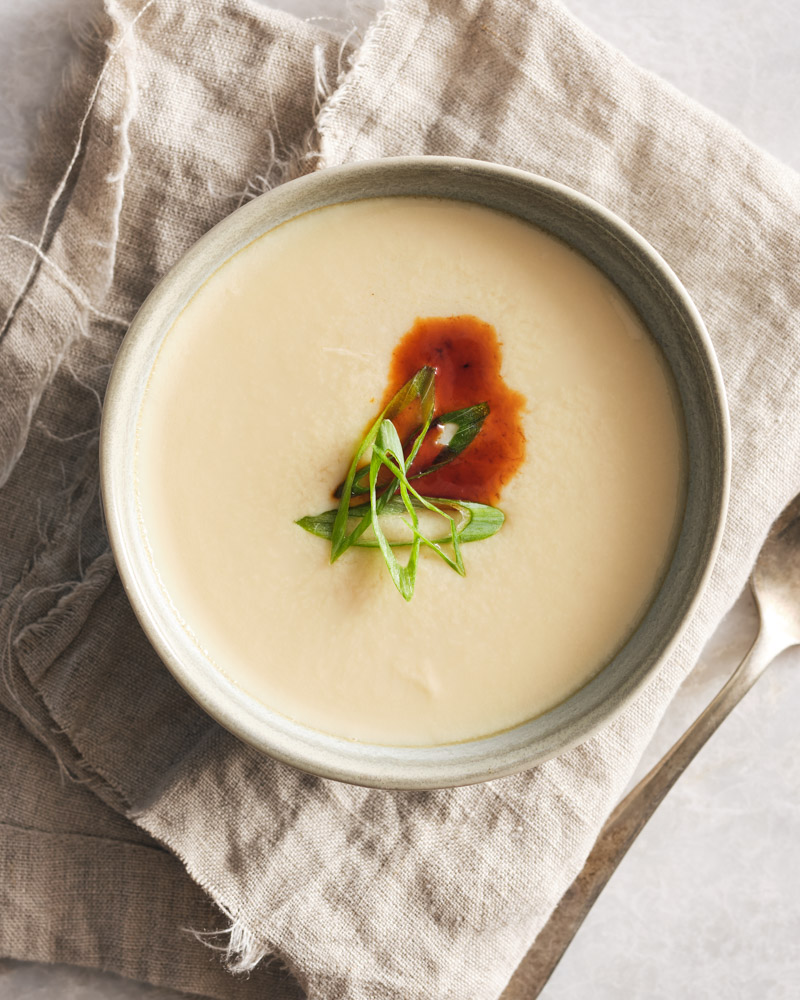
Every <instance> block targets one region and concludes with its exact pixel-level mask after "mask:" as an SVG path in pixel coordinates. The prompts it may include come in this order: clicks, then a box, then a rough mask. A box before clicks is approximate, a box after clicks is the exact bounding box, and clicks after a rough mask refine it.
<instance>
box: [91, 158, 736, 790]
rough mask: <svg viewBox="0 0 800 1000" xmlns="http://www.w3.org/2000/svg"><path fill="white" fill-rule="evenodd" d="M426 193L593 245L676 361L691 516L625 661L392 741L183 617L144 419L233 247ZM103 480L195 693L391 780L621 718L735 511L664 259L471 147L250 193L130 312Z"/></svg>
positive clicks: (108, 406)
mask: <svg viewBox="0 0 800 1000" xmlns="http://www.w3.org/2000/svg"><path fill="white" fill-rule="evenodd" d="M408 195H425V196H433V197H441V198H454V199H459V200H464V201H470V202H475V203H478V204H480V205H485V206H488V207H489V208H493V209H498V210H500V211H503V212H508V213H511V214H512V215H516V216H518V217H519V218H521V219H525V220H527V221H529V222H531V223H534V224H535V225H536V226H539V227H540V228H541V229H544V230H545V231H547V232H549V233H552V234H553V235H554V236H557V237H558V238H559V239H561V240H563V241H564V242H565V243H567V244H569V245H570V246H571V247H573V248H574V249H576V250H577V251H579V252H580V253H582V254H583V255H584V256H585V257H587V258H589V260H591V261H592V262H593V263H594V264H595V265H596V266H597V267H598V268H599V269H600V270H601V271H603V272H604V273H605V274H606V275H607V277H608V278H610V279H611V281H612V282H614V283H615V284H616V285H617V286H618V287H619V288H620V289H621V291H622V292H623V293H624V294H625V295H626V296H627V298H628V299H629V300H630V302H631V303H632V304H633V306H634V307H635V308H636V310H637V311H638V313H639V315H640V316H641V318H642V320H643V321H644V323H645V325H646V326H647V327H648V328H649V330H650V332H651V334H652V335H653V337H654V338H655V339H656V340H657V341H658V343H659V344H660V346H661V349H662V351H663V353H664V356H665V357H666V359H667V362H668V364H669V366H670V368H671V369H672V372H673V375H674V378H675V382H676V384H677V388H678V392H679V394H680V400H681V404H682V406H683V414H684V419H685V425H686V432H687V438H688V482H687V498H686V510H685V515H684V519H683V525H682V528H681V531H680V536H679V539H678V542H677V546H676V550H675V553H674V556H673V558H672V562H671V565H670V568H669V570H668V572H667V575H666V577H665V579H664V582H663V584H662V586H661V588H660V590H659V592H658V594H657V596H656V598H655V600H654V601H653V603H652V605H651V607H650V609H649V611H648V612H647V614H646V616H645V617H644V619H643V620H642V622H641V623H640V625H639V626H638V628H637V629H636V631H635V632H634V633H633V635H632V636H631V638H630V639H629V640H628V642H627V643H626V644H625V646H624V647H623V648H622V649H621V650H620V651H619V653H618V654H617V655H616V656H615V657H614V659H613V660H612V661H611V662H610V663H609V664H608V665H607V666H606V667H605V668H604V669H603V670H602V671H601V672H600V673H599V674H598V675H597V676H596V677H595V678H594V680H592V681H591V682H590V683H589V684H587V685H586V686H585V687H584V688H582V689H581V690H580V691H578V692H577V693H576V694H574V695H573V696H572V697H571V698H569V699H568V700H567V701H565V702H563V703H562V704H560V705H559V706H558V707H556V708H554V709H552V710H551V711H549V712H547V713H546V714H544V715H541V716H539V717H538V718H536V719H533V720H531V721H529V722H526V723H524V724H522V725H519V726H517V727H515V728H514V729H511V730H508V731H506V732H502V733H499V734H496V735H493V736H488V737H484V738H481V739H476V740H471V741H468V742H462V743H457V744H450V745H445V746H432V747H418V748H405V747H386V746H376V745H370V744H365V743H357V742H352V741H348V740H345V739H340V738H337V737H334V736H330V735H327V734H325V733H321V732H317V731H315V730H312V729H309V728H307V727H304V726H302V725H300V724H298V723H296V722H293V721H291V720H290V719H287V718H285V717H284V716H282V715H279V714H278V713H276V712H273V711H271V710H270V709H269V708H268V707H266V706H265V705H262V704H260V703H258V702H256V701H255V700H254V699H253V698H251V697H249V696H248V695H247V694H245V693H244V692H243V691H242V690H241V689H239V688H238V687H236V686H235V685H234V684H232V683H231V682H229V681H228V680H227V679H226V678H225V677H224V676H223V675H222V674H221V673H219V672H218V671H217V670H216V669H215V668H214V667H213V666H212V665H211V664H210V663H209V661H208V660H207V659H206V658H205V657H204V656H203V654H202V653H201V652H200V650H199V649H198V648H197V646H196V645H195V644H194V643H193V642H192V641H191V639H190V638H189V636H188V634H187V633H186V632H185V631H184V630H183V628H182V627H181V626H180V625H179V623H178V621H177V620H176V618H175V615H174V614H173V612H172V611H171V609H170V607H169V604H168V602H167V600H166V598H165V596H164V594H163V592H162V590H161V589H160V587H159V584H158V581H157V579H156V577H155V574H154V571H153V569H152V567H151V564H150V562H149V560H148V558H147V554H146V551H145V546H144V544H143V541H142V537H141V534H140V529H139V525H138V522H137V509H136V499H135V492H134V453H135V441H136V422H137V415H138V411H139V407H140V403H141V399H142V396H143V393H144V390H145V386H146V383H147V378H148V374H149V372H150V370H151V367H152V365H153V363H154V361H155V358H156V354H157V352H158V349H159V346H160V344H161V342H162V340H163V338H164V337H165V336H166V334H167V331H168V330H169V329H170V326H171V325H172V323H173V321H174V320H175V318H176V317H177V315H178V313H179V312H180V311H181V310H182V309H183V307H184V306H185V305H186V303H187V302H188V300H189V299H190V298H191V297H192V295H193V294H194V293H195V291H196V290H197V289H198V288H199V287H200V286H201V285H202V284H203V283H204V282H205V281H206V279H207V278H208V277H209V276H210V275H211V274H213V272H214V271H216V270H217V268H219V267H220V265H222V264H223V263H224V262H225V261H226V260H227V259H228V258H229V257H231V256H232V255H233V254H235V253H236V252H237V251H238V250H240V249H242V248H243V247H244V246H246V245H247V244H248V243H250V242H251V241H252V240H255V239H256V238H258V237H259V236H261V235H262V234H263V233H265V232H267V231H268V230H270V229H272V228H273V227H275V226H278V225H280V224H281V223H283V222H286V221H287V220H289V219H291V218H293V217H294V216H297V215H299V214H301V213H304V212H308V211H309V210H311V209H315V208H320V207H323V206H326V205H331V204H335V203H339V202H347V201H352V200H356V199H361V198H370V197H378V196H380V197H385V196H408ZM100 447H101V483H102V494H103V502H104V506H105V514H106V520H107V524H108V531H109V536H110V540H111V546H112V549H113V552H114V556H115V558H116V561H117V566H118V568H119V572H120V576H121V578H122V582H123V584H124V586H125V589H126V591H127V594H128V597H129V599H130V602H131V604H132V606H133V609H134V611H135V613H136V615H137V616H138V618H139V621H140V622H141V625H142V628H143V629H144V630H145V632H146V634H147V636H148V638H149V639H150V641H151V643H152V644H153V646H154V647H155V649H156V650H157V652H158V654H159V655H160V657H161V658H162V660H163V661H164V663H165V664H166V666H167V667H168V668H169V669H170V670H171V671H172V673H173V674H174V676H175V677H176V679H177V680H178V681H179V682H180V683H181V684H182V685H183V686H184V688H186V690H187V691H188V692H189V694H190V695H191V696H192V697H193V698H194V699H195V700H196V701H197V702H199V704H200V705H201V706H202V707H203V708H204V709H205V710H206V711H207V712H208V713H209V714H210V715H211V716H213V717H214V718H215V719H216V720H218V721H219V722H220V723H221V724H222V725H223V726H225V727H226V728H227V729H229V730H230V731H231V732H232V733H234V734H235V735H236V736H238V737H239V738H241V739H242V740H244V741H245V742H247V743H249V744H251V745H252V746H254V747H256V748H257V749H259V750H261V751H263V752H264V753H266V754H270V755H272V756H273V757H276V758H279V759H280V760H282V761H285V762H287V763H289V764H292V765H294V766H296V767H299V768H302V769H303V770H306V771H310V772H313V773H315V774H318V775H322V776H324V777H329V778H336V779H339V780H342V781H348V782H354V783H357V784H363V785H369V786H377V787H384V788H437V787H446V786H451V785H460V784H468V783H471V782H477V781H485V780H488V779H491V778H497V777H500V776H502V775H507V774H510V773H513V772H515V771H520V770H522V769H524V768H528V767H531V766H532V765H534V764H537V763H539V762H541V761H544V760H546V759H548V758H550V757H553V756H554V755H556V754H558V753H561V752H562V751H564V750H567V749H568V748H569V747H572V746H574V745H575V744H577V743H580V742H582V741H583V740H585V739H586V738H587V737H588V736H590V735H591V734H592V733H593V732H594V731H595V730H596V729H597V728H598V727H600V726H602V725H603V724H604V723H607V722H608V721H609V720H610V719H612V718H613V717H614V716H615V715H617V714H618V713H619V712H620V711H621V710H622V709H623V708H624V706H625V705H626V704H627V703H628V702H629V701H630V700H631V699H632V698H634V696H635V695H636V693H637V692H638V691H640V690H641V688H642V687H643V686H644V685H645V684H646V683H647V681H648V680H649V679H650V678H652V677H653V675H654V674H655V673H656V671H657V670H658V668H659V665H660V664H661V663H662V662H663V660H664V658H665V657H666V656H667V655H668V654H669V652H670V650H671V649H672V648H673V646H674V645H675V643H676V641H677V639H678V637H679V635H680V633H681V631H682V630H683V628H684V626H685V624H686V622H687V620H688V618H689V617H690V615H691V614H692V611H693V610H694V608H695V606H696V604H697V602H698V599H699V596H700V593H701V591H702V589H703V586H704V584H705V582H706V580H707V579H708V576H709V573H710V571H711V567H712V564H713V561H714V557H715V554H716V551H717V547H718V544H719V539H720V535H721V531H722V527H723V521H724V517H725V508H726V502H727V494H728V478H729V463H730V459H729V430H728V418H727V410H726V404H725V396H724V391H723V386H722V381H721V377H720V371H719V367H718V365H717V361H716V359H715V356H714V351H713V348H712V346H711V342H710V340H709V337H708V334H707V333H706V330H705V327H704V326H703V322H702V320H701V318H700V316H699V315H698V312H697V310H696V308H695V307H694V305H693V304H692V302H691V300H690V298H689V296H688V295H687V293H686V291H685V290H684V288H683V287H682V285H681V284H680V282H679V281H678V279H677V278H676V277H675V275H674V274H673V273H672V271H671V270H670V268H669V267H668V266H667V264H666V263H665V262H664V261H663V260H662V259H661V257H660V256H659V255H658V254H657V253H656V252H655V250H653V248H652V247H651V246H649V244H648V243H647V242H646V241H645V240H644V239H642V237H641V236H639V235H638V234H637V233H636V232H634V230H633V229H631V227H630V226H628V225H626V223H624V222H623V221H621V220H620V219H619V218H617V217H616V216H615V215H613V214H612V213H611V212H609V211H608V210H606V209H605V208H603V207H601V206H600V205H598V204H597V203H596V202H594V201H592V200H590V199H589V198H586V197H584V196H583V195H581V194H578V193H577V192H575V191H572V190H570V189H569V188H566V187H563V186H562V185H560V184H556V183H553V182H552V181H549V180H546V179H544V178H541V177H536V176H533V175H531V174H528V173H523V172H521V171H519V170H512V169H508V168H505V167H499V166H494V165H491V164H488V163H482V162H478V161H472V160H457V159H447V158H434V157H424V158H413V159H406V158H404V159H388V160H380V161H375V162H363V163H357V164H353V165H351V166H346V167H340V168H335V169H330V170H325V171H322V172H320V173H317V174H313V175H311V176H309V177H304V178H302V179H300V180H296V181H292V182H291V183H288V184H285V185H283V186H282V187H279V188H277V189H276V190H274V191H271V192H269V193H268V194H265V195H262V196H261V197H260V198H257V199H256V200H254V201H252V202H250V203H249V204H247V205H245V206H244V207H242V208H240V209H239V210H238V211H236V212H234V213H233V214H232V215H230V216H229V217H228V218H226V219H225V220H224V221H223V222H221V223H220V224H219V225H217V226H216V227H215V228H214V229H212V230H211V231H210V232H209V233H207V234H206V235H205V236H204V237H203V238H202V239H201V240H199V241H198V242H197V243H196V244H195V245H194V246H193V247H192V248H191V249H190V250H189V252H188V253H187V254H186V255H185V256H184V257H183V258H182V259H181V260H180V261H179V262H178V263H177V264H176V265H175V267H173V268H172V270H171V271H170V272H169V273H168V274H167V275H166V277H164V278H163V279H162V280H161V281H160V282H159V284H158V285H157V286H156V288H155V289H154V290H153V292H152V293H151V294H150V296H149V297H148V298H147V300H146V302H145V303H144V305H143V306H142V308H141V310H140V311H139V313H138V315H137V316H136V318H135V319H134V321H133V323H132V324H131V327H130V330H129V331H128V334H127V336H126V337H125V340H124V342H123V344H122V347H121V349H120V351H119V355H118V357H117V360H116V363H115V365H114V370H113V372H112V375H111V381H110V383H109V386H108V392H107V395H106V401H105V408H104V413H103V424H102V434H101V445H100Z"/></svg>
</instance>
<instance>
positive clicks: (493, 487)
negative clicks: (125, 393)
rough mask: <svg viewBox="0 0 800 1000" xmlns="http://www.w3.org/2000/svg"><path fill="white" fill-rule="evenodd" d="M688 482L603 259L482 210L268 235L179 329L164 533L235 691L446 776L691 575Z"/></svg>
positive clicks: (157, 393) (162, 389) (644, 337)
mask: <svg viewBox="0 0 800 1000" xmlns="http://www.w3.org/2000/svg"><path fill="white" fill-rule="evenodd" d="M409 387H410V388H409ZM393 401H394V402H393ZM401 404H402V405H401ZM370 434H372V438H371V439H370ZM362 446H363V448H362ZM360 448H361V451H359V449H360ZM684 452H685V435H684V430H683V423H682V416H681V411H680V406H679V403H678V397H677V392H676V389H675V387H674V384H673V380H672V377H671V374H670V372H669V370H668V368H667V366H666V363H665V361H664V359H663V356H662V355H661V352H660V350H659V348H658V346H657V345H656V343H655V341H654V340H653V339H652V337H651V336H650V334H649V333H648V332H647V330H646V329H645V328H644V326H643V325H642V323H641V321H640V320H639V318H638V316H637V314H636V312H635V311H634V310H633V308H632V307H631V305H630V304H629V303H628V302H627V300H626V299H625V298H624V297H623V296H622V295H621V294H620V292H619V291H618V290H617V289H616V288H615V286H614V285H613V284H612V283H611V282H610V281H609V280H608V279H607V278H606V277H605V276H604V275H603V274H602V273H601V272H600V271H599V270H598V269H597V268H595V267H594V265H592V264H591V263H590V262H589V261H588V260H586V259H585V258H584V257H583V256H581V255H580V254H578V253H576V252H575V251H573V250H571V249H570V248H569V247H567V246H566V245H565V244H563V243H562V242H560V241H559V240H557V239H555V238H554V237H552V236H550V235H548V234H546V233H544V232H542V231H540V230H538V229H537V228H535V227H533V226H531V225H529V224H527V223H525V222H523V221H521V220H519V219H517V218H515V217H513V216H510V215H506V214H503V213H500V212H496V211H493V210H490V209H486V208H483V207H480V206H477V205H474V204H471V203H467V202H458V201H450V200H443V199H433V198H406V197H392V198H375V199H367V200H363V201H357V202H350V203H346V204H341V205H334V206H330V207H327V208H322V209H318V210H316V211H313V212H309V213H307V214H305V215H301V216H298V217H297V218H295V219H293V220H291V221H290V222H287V223H285V224H283V225H281V226H279V227H277V228H275V229H273V230H271V231H270V232H268V233H266V234H265V235H264V236H262V237H260V238H259V239H258V240H256V241H255V242H253V243H251V244H250V245H249V246H247V247H246V248H245V249H243V250H241V251H240V252H239V253H237V254H236V255H235V256H234V257H232V258H230V259H229V260H228V261H227V262H226V263H225V264H223V265H222V266H221V267H220V268H219V269H218V270H217V271H216V272H215V273H214V274H213V275H212V276H211V278H209V279H208V280H207V281H206V282H205V284H204V285H203V286H202V287H201V288H200V289H199V290H198V291H197V292H196V294H195V295H194V296H193V297H192V299H191V300H190V301H189V303H188V305H187V306H186V307H185V308H184V309H183V311H182V312H181V313H180V315H179V316H178V318H177V319H176V320H175V322H174V324H173V325H172V327H171V329H170V330H169V332H168V334H167V336H166V337H165V339H164V342H163V344H162V346H161V349H160V351H159V354H158V357H157V359H156V362H155V364H154V366H153V368H152V371H151V373H150V377H149V381H148V385H147V389H146V392H145V394H144V397H143V400H142V404H141V409H140V413H139V419H138V427H137V455H136V490H137V501H138V509H139V522H140V528H141V531H142V535H143V538H144V540H145V543H146V546H147V551H148V554H149V558H150V560H151V563H152V566H153V568H154V571H155V572H156V573H157V575H158V579H159V581H160V585H161V587H162V588H163V590H164V592H165V594H166V596H167V597H168V599H169V602H170V605H171V607H172V608H173V610H174V613H175V615H176V618H177V619H178V620H179V621H180V623H181V625H182V627H183V628H184V629H185V630H186V631H187V633H189V635H190V636H191V637H192V639H193V640H194V642H195V643H196V645H197V646H198V647H199V648H200V649H201V650H202V651H203V652H204V655H205V656H207V657H208V659H209V660H210V661H211V662H212V663H213V664H214V666H215V667H216V668H217V669H218V670H219V671H221V672H222V673H223V674H224V675H225V676H226V677H227V678H228V679H229V680H231V681H232V682H233V683H235V684H236V685H238V686H239V687H240V688H241V689H243V690H244V691H245V692H247V693H248V694H249V695H251V696H252V697H253V698H255V699H257V700H258V701H260V702H262V703H263V704H265V705H267V706H269V707H270V708H271V709H273V710H275V711H277V712H279V713H281V714H283V715H285V716H288V717H290V718H292V719H294V720H296V721H297V722H299V723H302V724H304V725H306V726H309V727H311V728H314V729H318V730H322V731H324V732H327V733H331V734H333V735H336V736H341V737H344V738H347V739H352V740H361V741H366V742H371V743H378V744H384V745H395V746H425V745H428V746H429V745H435V744H442V743H449V742H455V741H461V740H467V739H471V738H476V737H480V736H484V735H488V734H491V733H494V732H498V731H501V730H503V729H507V728H509V727H511V726H514V725H517V724H519V723H521V722H524V721H525V720H527V719H530V718H532V717H534V716H536V715H538V714H540V713H542V712H545V711H547V710H548V709H550V708H552V707H554V706H555V705H557V704H559V703H560V702H561V701H563V700H564V699H565V698H567V697H569V696H570V695H571V694H572V693H574V692H575V691H577V690H578V689H579V688H581V687H582V686H583V685H585V684H586V683H587V682H588V681H589V680H591V679H592V677H594V676H595V675H596V674H597V673H598V672H599V671H600V670H601V669H602V668H603V667H604V666H605V665H606V664H607V663H608V662H609V661H610V660H611V659H612V658H613V656H614V655H615V653H616V652H617V650H619V648H620V647H621V646H622V645H623V644H624V643H625V641H626V640H627V638H628V637H629V636H630V634H631V633H632V631H633V630H634V629H635V628H636V626H637V624H638V623H639V622H640V621H641V619H642V617H643V616H644V614H645V613H646V611H647V608H648V607H649V605H650V603H651V602H652V600H653V598H654V596H655V594H656V592H657V590H658V588H659V586H660V584H661V581H662V579H663V577H664V575H665V573H666V570H667V568H668V566H669V561H670V557H671V554H672V551H673V548H674V544H675V541H676V538H677V533H678V530H679V528H680V523H681V516H682V512H683V503H684V466H685V455H684ZM348 480H349V486H348ZM426 504H427V506H426ZM430 508H433V509H430ZM362 521H363V522H364V524H363V526H361V527H360V525H361V522H362ZM298 522H299V523H298ZM376 529H377V530H376ZM356 531H358V532H360V533H359V534H358V535H357V537H356V538H355V539H354V540H352V541H348V539H350V538H351V537H352V535H353V533H354V532H356ZM381 537H382V539H383V541H381V540H380V538H381ZM404 598H405V599H404Z"/></svg>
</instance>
